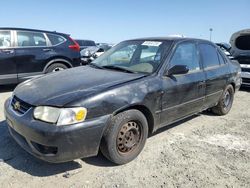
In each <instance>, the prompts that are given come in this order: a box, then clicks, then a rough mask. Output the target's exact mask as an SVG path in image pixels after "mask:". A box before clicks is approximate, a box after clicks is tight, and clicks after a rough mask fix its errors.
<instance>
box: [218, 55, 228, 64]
mask: <svg viewBox="0 0 250 188" xmlns="http://www.w3.org/2000/svg"><path fill="white" fill-rule="evenodd" d="M218 56H219V60H220V64H221V65H223V64H225V63H226V62H225V59H224V58H223V57H222V55H221V54H220V53H218Z"/></svg>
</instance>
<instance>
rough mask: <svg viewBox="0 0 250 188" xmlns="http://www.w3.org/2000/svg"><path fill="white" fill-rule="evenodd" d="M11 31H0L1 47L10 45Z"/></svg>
mask: <svg viewBox="0 0 250 188" xmlns="http://www.w3.org/2000/svg"><path fill="white" fill-rule="evenodd" d="M10 43H11V40H10V31H0V48H6V47H10Z"/></svg>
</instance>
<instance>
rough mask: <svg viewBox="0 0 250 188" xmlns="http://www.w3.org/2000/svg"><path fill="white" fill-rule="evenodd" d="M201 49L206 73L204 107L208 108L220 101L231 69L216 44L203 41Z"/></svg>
mask: <svg viewBox="0 0 250 188" xmlns="http://www.w3.org/2000/svg"><path fill="white" fill-rule="evenodd" d="M199 50H200V54H201V59H202V64H203V68H204V72H205V75H206V98H205V102H204V109H206V108H209V107H212V106H214V105H215V104H216V103H217V102H218V101H219V99H220V97H221V95H222V92H223V90H224V88H225V86H226V83H227V80H228V78H229V75H230V71H229V68H228V65H227V64H226V63H225V61H223V57H222V56H221V55H220V54H219V52H218V50H217V48H215V46H213V45H212V44H209V43H201V44H199Z"/></svg>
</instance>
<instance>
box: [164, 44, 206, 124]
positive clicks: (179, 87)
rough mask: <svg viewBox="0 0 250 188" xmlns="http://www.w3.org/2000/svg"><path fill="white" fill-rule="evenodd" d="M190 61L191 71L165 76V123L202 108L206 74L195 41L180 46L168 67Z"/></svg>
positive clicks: (188, 64) (188, 65) (187, 64)
mask: <svg viewBox="0 0 250 188" xmlns="http://www.w3.org/2000/svg"><path fill="white" fill-rule="evenodd" d="M175 65H186V66H187V67H188V69H189V72H188V73H186V74H181V75H172V76H165V77H163V95H162V112H161V126H164V125H166V124H169V123H172V122H174V121H176V120H179V119H182V118H184V117H186V116H188V115H191V114H194V113H195V112H199V111H200V110H201V109H202V105H203V102H204V97H205V74H204V72H203V70H202V68H201V66H200V58H199V55H198V50H197V47H196V44H195V43H190V42H184V43H181V44H179V45H178V46H177V47H176V50H175V52H174V54H173V56H172V58H171V60H170V63H169V66H168V67H170V68H171V67H173V66H175Z"/></svg>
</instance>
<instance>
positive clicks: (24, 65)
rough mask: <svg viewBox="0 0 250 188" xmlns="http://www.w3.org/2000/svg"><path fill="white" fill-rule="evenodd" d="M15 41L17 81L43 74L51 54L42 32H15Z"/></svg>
mask: <svg viewBox="0 0 250 188" xmlns="http://www.w3.org/2000/svg"><path fill="white" fill-rule="evenodd" d="M15 39H16V40H15V45H16V63H17V73H18V80H19V81H23V80H26V79H29V78H32V77H34V76H37V75H41V74H43V70H44V67H45V65H46V63H47V59H48V58H49V56H50V53H51V51H50V49H48V47H47V46H48V40H47V39H46V35H45V34H44V33H42V32H32V31H16V34H15Z"/></svg>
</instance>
